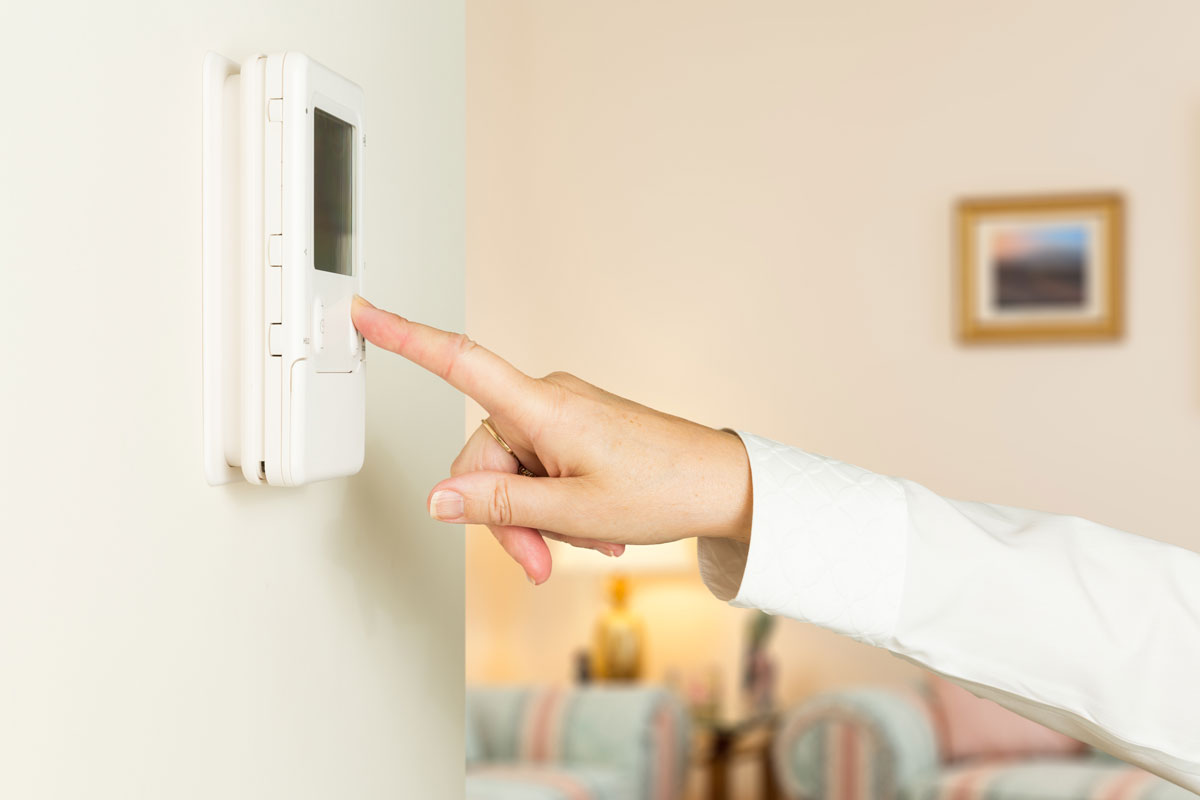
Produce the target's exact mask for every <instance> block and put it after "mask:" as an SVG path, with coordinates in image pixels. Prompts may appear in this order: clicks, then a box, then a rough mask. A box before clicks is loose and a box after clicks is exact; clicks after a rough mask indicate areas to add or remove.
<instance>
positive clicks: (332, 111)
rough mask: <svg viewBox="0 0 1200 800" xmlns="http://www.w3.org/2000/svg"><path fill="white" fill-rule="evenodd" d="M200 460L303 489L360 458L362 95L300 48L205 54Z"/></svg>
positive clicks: (208, 467)
mask: <svg viewBox="0 0 1200 800" xmlns="http://www.w3.org/2000/svg"><path fill="white" fill-rule="evenodd" d="M203 140H204V153H203V163H204V166H203V195H204V197H203V258H202V261H203V264H202V268H203V284H204V319H203V339H204V341H203V347H204V468H205V477H206V478H207V479H208V482H209V483H212V484H219V483H227V482H229V481H231V480H234V479H236V478H238V477H239V476H240V477H244V478H245V479H246V480H248V481H250V482H251V483H265V484H271V485H278V486H296V485H298V484H302V483H308V482H310V481H316V480H322V479H324V478H334V477H338V476H342V475H352V474H354V473H356V472H358V470H359V469H360V468H361V467H362V462H363V450H364V443H365V426H366V381H365V364H364V358H365V348H364V346H363V340H362V337H361V336H360V335H359V334H358V332H357V331H356V330H355V329H354V324H353V322H351V319H350V303H351V300H352V299H353V297H354V295H355V294H361V293H362V279H363V265H364V262H363V246H362V241H363V236H362V231H363V225H362V218H363V213H362V212H363V191H362V175H363V150H364V148H365V146H366V134H365V133H364V126H363V92H362V89H360V88H359V87H358V86H357V85H355V84H354V83H352V82H350V81H349V80H347V79H345V78H343V77H342V76H340V75H338V74H337V73H335V72H332V71H331V70H329V69H327V68H325V67H323V66H321V65H320V64H318V63H317V62H316V61H313V60H312V59H311V58H309V57H307V56H305V55H304V54H302V53H292V52H287V53H280V54H276V55H265V56H263V55H258V56H254V57H252V58H249V59H247V60H246V61H244V62H243V63H242V64H241V66H240V67H239V66H238V65H237V64H236V63H234V62H233V61H230V60H229V59H227V58H224V57H223V56H219V55H217V54H215V53H209V54H208V55H207V56H206V57H205V60H204V130H203Z"/></svg>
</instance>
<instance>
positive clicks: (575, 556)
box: [547, 539, 696, 575]
mask: <svg viewBox="0 0 1200 800" xmlns="http://www.w3.org/2000/svg"><path fill="white" fill-rule="evenodd" d="M547 544H548V545H549V546H550V556H551V558H553V559H554V569H555V570H564V571H567V572H587V573H592V574H605V575H607V574H610V573H614V572H619V573H622V574H632V573H636V574H638V575H654V574H662V575H675V574H678V573H681V572H695V571H696V540H695V539H681V540H680V541H678V542H668V543H667V544H655V545H629V546H628V547H626V548H625V552H624V553H623V554H622V555H620V556H618V557H617V558H609V557H608V556H606V555H603V554H602V553H598V552H596V551H595V550H588V549H585V548H582V547H572V546H571V545H569V544H563V543H562V542H556V541H551V540H547Z"/></svg>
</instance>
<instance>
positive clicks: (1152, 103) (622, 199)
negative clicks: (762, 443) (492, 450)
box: [465, 0, 1200, 797]
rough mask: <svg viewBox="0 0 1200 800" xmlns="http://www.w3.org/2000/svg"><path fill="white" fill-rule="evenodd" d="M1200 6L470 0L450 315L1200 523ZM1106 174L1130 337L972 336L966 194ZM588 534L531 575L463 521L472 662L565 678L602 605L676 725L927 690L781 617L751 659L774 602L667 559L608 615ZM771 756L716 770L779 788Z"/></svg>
mask: <svg viewBox="0 0 1200 800" xmlns="http://www.w3.org/2000/svg"><path fill="white" fill-rule="evenodd" d="M1198 26H1200V6H1197V5H1196V4H1194V3H1190V2H1186V1H1180V2H1152V3H1133V2H1116V1H1115V0H1103V1H1102V2H1096V0H1087V1H1086V2H1084V1H1083V0H1063V1H1062V2H1056V3H1036V2H1006V3H961V2H954V1H952V0H908V1H907V2H903V3H881V2H880V3H876V2H861V1H858V2H845V3H827V2H792V1H791V0H754V1H753V2H737V3H733V2H715V1H714V0H687V2H682V1H680V0H657V1H656V2H653V3H643V2H627V1H618V2H612V0H604V2H600V1H599V0H573V1H572V2H566V3H564V2H558V1H557V0H507V1H506V2H472V3H468V4H467V9H466V31H467V41H466V57H467V72H466V75H467V92H466V94H467V100H466V115H467V147H466V152H467V171H466V174H467V251H466V252H467V259H466V291H467V305H466V321H467V330H468V331H469V332H470V334H471V335H472V336H473V337H475V338H476V339H478V340H479V341H481V342H483V343H484V344H486V345H487V346H488V347H489V348H492V349H494V350H496V351H497V352H499V353H501V354H503V355H504V356H505V357H506V358H508V359H509V360H511V361H512V362H514V363H515V364H516V365H517V366H518V367H520V368H521V369H523V370H525V371H527V372H529V373H531V374H534V375H541V374H545V373H547V372H550V371H552V370H556V369H564V370H567V371H570V372H573V373H575V374H577V375H579V376H580V377H582V378H584V379H585V380H588V381H591V382H593V383H595V384H598V385H600V386H602V387H604V388H606V389H608V390H610V391H613V392H615V393H618V394H621V395H624V396H627V397H630V398H633V399H636V400H638V401H640V402H642V403H645V404H647V405H650V406H652V407H655V408H658V409H662V410H665V411H669V412H671V413H674V414H678V415H681V416H684V417H688V418H690V419H694V420H697V421H699V422H703V423H705V424H708V425H712V426H718V427H734V428H738V429H741V430H746V431H751V432H754V433H758V434H761V435H764V436H767V437H771V438H774V439H778V440H781V441H784V442H787V443H789V444H794V445H797V446H800V447H803V448H805V449H807V450H810V451H815V452H818V453H822V454H825V455H828V456H832V457H834V458H837V459H840V460H844V461H849V462H852V463H855V464H858V465H861V466H864V467H867V468H869V469H872V470H874V471H877V472H882V473H887V474H894V475H900V476H903V477H906V478H910V479H913V480H916V481H919V482H921V483H924V484H925V485H927V486H928V487H930V488H932V489H933V490H935V491H937V492H938V493H940V494H943V495H946V496H949V497H955V498H964V499H973V500H983V501H989V502H994V503H1001V504H1006V505H1016V506H1024V507H1031V508H1036V509H1043V510H1048V511H1056V512H1061V513H1070V514H1076V515H1080V516H1084V517H1088V518H1091V519H1095V520H1098V521H1102V522H1104V523H1106V524H1109V525H1112V526H1114V527H1118V528H1122V529H1126V530H1131V531H1135V532H1137V533H1140V534H1143V535H1146V536H1150V537H1154V538H1157V539H1161V540H1164V541H1169V542H1173V543H1175V544H1178V545H1182V546H1184V547H1189V548H1192V549H1200V528H1197V526H1196V525H1195V524H1194V520H1195V519H1196V518H1197V516H1198V514H1200V492H1197V491H1196V477H1195V476H1196V474H1197V469H1196V468H1197V456H1196V453H1197V450H1198V445H1200V352H1198V345H1200V337H1198V336H1197V334H1198V330H1197V325H1198V322H1197V320H1198V319H1200V315H1198V314H1197V301H1198V299H1200V298H1198V290H1200V281H1198V279H1197V259H1198V257H1200V239H1198V236H1197V226H1196V224H1195V221H1196V219H1197V218H1198V217H1200V49H1198V48H1196V46H1195V42H1194V38H1195V37H1194V31H1195V30H1197V27H1198ZM1092 190H1107V191H1115V192H1118V193H1120V194H1122V195H1123V196H1124V198H1125V202H1126V204H1127V215H1128V216H1127V248H1126V256H1127V273H1126V303H1127V305H1126V311H1127V316H1126V333H1125V335H1124V336H1123V337H1122V338H1121V339H1119V340H1117V341H1109V342H1100V343H1074V344H1054V343H1050V344H993V345H971V346H968V345H964V344H962V343H961V342H960V341H959V340H958V338H957V337H956V332H955V325H954V313H953V309H954V304H955V296H954V291H955V272H954V270H955V268H956V267H955V258H954V250H953V243H954V239H953V219H954V217H953V209H954V205H955V203H956V202H957V201H958V200H959V199H961V198H962V197H967V196H978V195H1011V194H1016V195H1025V194H1038V193H1043V192H1063V191H1092ZM481 416H483V414H482V412H481V411H480V410H479V409H478V407H476V406H473V405H472V404H470V403H469V402H468V408H467V413H466V419H465V429H466V430H467V431H470V430H473V429H474V428H475V427H476V426H477V425H478V422H479V419H480V417H481ZM584 555H585V557H582V558H581V557H575V558H572V559H571V563H569V564H568V563H560V564H558V565H557V566H556V568H555V573H554V575H553V576H552V578H551V579H550V581H549V582H548V583H546V584H545V585H543V586H539V587H536V588H535V587H532V586H530V585H529V584H527V583H526V581H525V579H524V576H523V574H522V572H521V570H520V568H519V567H517V566H516V565H515V564H513V563H512V562H510V561H509V559H508V558H507V557H506V556H505V555H504V553H503V552H502V551H501V550H500V548H499V547H498V546H497V545H496V543H495V542H494V541H493V539H492V537H491V536H490V535H489V534H488V532H487V531H486V530H485V529H482V528H480V529H472V530H468V531H467V536H466V677H467V681H468V684H469V685H470V686H474V687H487V686H496V685H509V686H511V685H521V686H538V687H546V686H561V687H567V686H570V685H572V684H574V683H575V682H576V681H577V679H578V671H579V667H580V664H581V659H584V660H586V659H587V658H588V657H589V654H591V655H592V656H594V654H595V653H594V651H595V641H596V638H597V630H598V626H602V627H601V629H602V630H608V629H606V628H603V626H605V625H609V626H612V625H616V626H617V628H619V629H620V630H625V629H624V628H621V626H622V625H625V626H627V627H628V628H629V629H631V630H634V631H635V632H634V633H633V634H630V636H632V638H633V640H634V641H635V642H637V649H638V652H639V656H640V669H639V670H638V673H637V676H636V680H635V681H634V683H635V684H636V685H647V686H665V687H668V688H669V689H670V690H671V691H673V692H675V693H676V694H677V695H678V696H680V697H681V698H683V702H684V703H685V704H686V705H688V706H689V707H690V709H691V712H692V716H693V718H694V719H695V718H699V719H701V720H703V719H705V718H708V717H711V718H712V719H715V720H718V721H720V720H724V721H726V722H728V723H730V724H732V725H735V726H736V724H737V723H738V722H740V721H745V720H747V719H753V718H754V714H755V713H756V709H758V710H762V709H767V710H780V711H781V712H782V710H786V709H791V708H795V707H797V706H799V705H800V704H803V703H804V702H806V701H809V700H811V699H812V698H815V697H819V696H823V695H824V694H826V693H828V692H830V691H833V690H838V689H841V688H844V687H850V686H859V685H864V684H869V685H872V686H877V687H884V688H887V689H891V690H898V691H900V690H902V691H910V690H912V689H913V688H914V687H915V688H917V689H918V690H919V691H920V690H921V687H924V686H926V685H927V681H925V678H924V676H923V675H922V674H921V671H920V670H918V669H917V668H916V667H914V666H911V665H909V664H907V663H905V662H901V661H900V660H898V659H895V658H893V657H891V656H890V655H889V654H888V653H886V652H884V651H881V650H876V649H872V648H870V647H866V646H863V645H860V644H857V643H854V642H851V641H849V640H846V639H842V638H839V637H837V636H834V635H832V634H829V633H827V632H825V631H822V630H819V629H816V628H813V627H811V626H806V625H803V624H800V623H796V622H793V621H790V620H786V619H780V620H778V621H777V624H776V625H775V626H774V628H773V629H772V630H770V631H769V632H768V633H767V635H766V637H765V638H764V640H763V642H764V643H763V644H762V646H761V647H760V648H759V649H757V650H754V651H753V652H754V655H753V656H749V655H748V653H750V652H751V651H752V648H751V647H750V644H751V639H752V637H753V636H754V635H755V634H754V632H755V631H756V630H757V631H759V632H760V633H761V623H760V622H759V621H757V619H756V617H755V615H754V614H753V613H751V612H748V611H742V610H738V609H733V608H730V607H728V606H726V605H725V604H724V603H721V602H718V601H717V600H715V599H714V598H713V597H712V596H711V595H710V594H709V593H708V592H707V591H706V590H705V588H704V587H703V585H702V584H701V582H700V579H699V576H698V574H697V573H696V570H695V566H694V554H689V553H686V552H684V553H682V554H677V556H678V557H676V556H672V557H669V558H666V559H665V562H666V563H664V564H659V565H656V566H655V567H654V568H653V569H647V570H633V571H631V572H629V573H628V574H627V575H626V576H625V577H626V579H627V580H626V582H625V583H624V584H623V587H624V592H625V595H626V597H625V602H626V603H627V605H626V610H624V611H621V612H615V611H613V610H612V603H613V600H612V589H613V585H612V577H613V575H614V574H615V570H617V569H618V568H620V567H621V566H622V564H621V561H612V560H607V559H604V558H603V557H600V556H592V554H590V553H589V554H584ZM635 555H636V554H635ZM631 563H632V561H631ZM748 659H750V660H751V661H753V660H754V659H757V660H758V662H759V667H758V668H757V669H759V672H758V673H754V670H755V669H756V668H755V667H754V666H753V664H752V663H749V662H748ZM747 669H750V670H751V673H752V677H753V675H754V674H757V675H758V677H759V679H760V683H759V684H756V685H753V686H752V687H751V688H753V689H755V690H757V691H758V693H759V694H758V695H756V696H751V695H750V694H748V690H747V689H746V688H745V685H746V681H745V677H746V674H747ZM593 671H594V670H593ZM763 676H765V677H763ZM764 697H765V699H764ZM724 724H725V723H719V724H717V725H715V726H709V727H708V728H706V729H705V730H703V731H701V732H702V733H705V734H706V735H707V736H708V737H709V738H708V739H707V740H706V742H707V743H700V744H696V743H694V742H693V743H692V744H691V745H690V746H691V747H692V748H693V749H692V750H690V751H689V753H690V755H689V762H690V763H691V776H690V779H689V780H690V784H689V785H690V787H691V791H692V792H693V794H694V795H695V796H710V795H708V794H705V793H709V792H712V791H713V789H712V786H711V782H712V781H713V780H714V778H713V759H712V747H714V746H716V745H714V744H713V737H714V736H715V737H716V738H717V739H721V735H722V731H724V733H729V728H728V726H726V727H724V728H723V727H722V725H724ZM734 733H738V731H734ZM764 736H767V734H764ZM469 737H470V734H469V733H468V738H469ZM721 741H725V740H723V739H722V740H721ZM725 743H726V744H730V743H731V744H730V746H734V747H741V746H742V744H741V742H740V739H739V737H738V736H733V737H732V738H731V739H729V740H728V741H727V742H725ZM943 744H944V742H943ZM756 747H758V745H754V744H753V743H752V742H750V743H748V744H746V750H747V753H749V754H750V755H749V756H747V757H746V758H741V759H732V760H731V761H730V762H729V764H728V768H729V770H730V771H731V773H734V774H733V775H732V777H731V786H732V787H733V788H731V789H730V791H731V792H733V793H734V794H733V795H731V796H739V797H756V796H760V794H762V793H763V792H764V791H765V786H764V785H763V775H762V770H761V769H760V766H761V764H760V760H759V757H758V755H755V753H758V752H759V751H758V750H756V749H755V748H756ZM706 748H708V749H706ZM721 768H722V769H723V768H724V767H721ZM718 777H720V776H718ZM711 796H717V795H711Z"/></svg>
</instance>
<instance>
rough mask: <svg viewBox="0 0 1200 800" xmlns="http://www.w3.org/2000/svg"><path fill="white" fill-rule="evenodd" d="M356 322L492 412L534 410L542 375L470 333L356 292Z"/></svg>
mask: <svg viewBox="0 0 1200 800" xmlns="http://www.w3.org/2000/svg"><path fill="white" fill-rule="evenodd" d="M351 315H352V316H353V318H354V327H356V328H358V330H359V332H360V333H361V334H362V335H363V336H364V337H365V338H366V339H367V341H369V342H370V343H371V344H373V345H375V346H377V347H382V348H383V349H384V350H390V351H392V352H393V353H396V354H398V355H401V356H404V357H405V358H407V359H408V360H409V361H411V362H413V363H414V364H416V365H418V366H421V367H424V368H425V369H427V370H429V371H430V372H432V373H433V374H434V375H437V376H438V377H439V378H441V379H442V380H444V381H446V383H449V384H450V385H451V386H453V387H454V388H455V389H458V390H459V391H460V392H462V393H464V394H466V395H468V396H470V397H471V398H473V399H474V400H475V402H477V403H479V405H481V406H483V407H484V409H486V410H487V411H488V413H491V414H504V413H509V414H513V415H514V416H515V415H516V412H522V411H528V410H529V408H530V402H531V401H532V399H533V395H534V393H535V392H536V391H537V381H535V380H534V379H533V378H531V377H529V376H528V375H526V374H525V373H524V372H521V371H520V370H519V369H517V368H516V367H514V366H513V365H512V364H509V363H508V362H507V361H505V360H504V359H503V358H501V357H500V356H498V355H496V354H495V353H493V352H492V351H490V350H488V349H487V348H486V347H483V346H482V345H479V344H476V343H475V342H473V341H472V340H471V339H469V338H468V337H467V336H466V335H465V334H461V333H450V332H449V331H443V330H441V329H439V328H434V327H431V326H429V325H422V324H421V323H419V322H412V321H411V320H407V319H405V318H404V317H401V316H399V315H397V314H393V313H391V312H390V311H384V310H383V309H380V308H376V307H375V306H373V305H371V304H370V303H368V302H367V301H366V300H364V299H362V298H361V297H358V296H355V298H354V303H353V305H352V306H351Z"/></svg>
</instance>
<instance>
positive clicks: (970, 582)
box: [699, 433, 1200, 792]
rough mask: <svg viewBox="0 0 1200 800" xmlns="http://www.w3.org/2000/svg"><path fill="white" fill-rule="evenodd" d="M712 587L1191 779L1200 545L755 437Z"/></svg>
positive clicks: (704, 569)
mask: <svg viewBox="0 0 1200 800" xmlns="http://www.w3.org/2000/svg"><path fill="white" fill-rule="evenodd" d="M738 435H739V436H741V438H742V442H743V444H745V446H746V451H747V453H748V454H749V457H750V469H751V477H752V480H753V487H754V489H753V491H754V512H753V523H752V525H753V527H752V534H751V541H750V544H749V546H747V545H744V544H741V543H738V542H732V541H729V540H724V539H701V540H700V545H699V553H700V573H701V576H702V577H703V579H704V582H705V584H706V585H707V586H708V588H709V589H710V590H711V591H712V592H713V594H715V595H716V596H717V597H718V598H720V599H722V600H728V601H730V603H731V604H732V605H734V606H738V607H742V608H759V609H762V610H763V611H766V612H768V613H772V614H782V615H784V616H788V617H793V618H795V619H799V620H803V621H805V622H811V623H815V624H817V625H821V626H823V627H826V628H830V629H832V630H834V631H836V632H838V633H842V634H846V635H848V636H851V637H853V638H855V639H858V640H859V641H863V642H866V643H868V644H872V645H876V646H878V647H884V648H887V649H888V650H891V651H892V652H894V653H895V654H896V655H898V656H900V657H902V658H905V659H907V660H909V661H912V662H914V663H917V664H920V665H921V666H924V667H927V668H929V669H931V670H933V671H934V672H937V673H939V674H941V675H943V676H945V677H946V678H948V679H950V680H951V681H954V682H955V683H958V684H959V685H961V686H964V687H966V688H967V689H969V690H971V691H972V692H974V693H975V694H977V695H979V696H981V697H985V698H987V699H989V700H994V701H995V702H997V703H999V704H1000V705H1003V706H1006V707H1007V708H1010V709H1012V710H1013V711H1016V712H1017V713H1019V714H1021V715H1023V716H1026V717H1029V718H1030V719H1033V720H1036V721H1037V722H1040V723H1042V724H1043V725H1046V726H1047V727H1050V728H1054V729H1055V730H1059V731H1062V732H1063V733H1066V734H1067V735H1069V736H1073V737H1075V738H1077V739H1079V740H1081V741H1085V742H1088V743H1089V744H1093V745H1095V746H1096V747H1098V748H1100V749H1102V750H1105V751H1107V752H1109V753H1111V754H1113V755H1115V756H1117V757H1119V758H1121V759H1123V760H1125V761H1128V762H1130V763H1133V764H1137V765H1139V766H1141V767H1144V768H1145V769H1147V770H1149V771H1151V772H1154V773H1156V774H1158V775H1161V776H1162V777H1164V778H1166V779H1167V780H1170V781H1173V782H1175V783H1177V784H1179V785H1180V786H1183V787H1185V788H1187V789H1190V790H1192V791H1195V792H1200V554H1197V553H1194V552H1192V551H1190V550H1185V549H1183V548H1180V547H1176V546H1173V545H1169V544H1165V543H1163V542H1158V541H1154V540H1152V539H1146V538H1143V537H1140V536H1135V535H1133V534H1130V533H1124V532H1122V531H1118V530H1115V529H1113V528H1108V527H1105V526H1103V525H1098V524H1096V523H1094V522H1089V521H1087V520H1084V519H1080V518H1079V517H1071V516H1062V515H1057V514H1048V513H1044V512H1039V511H1028V510H1024V509H1018V508H1009V507H1005V506H996V505H989V504H986V503H969V502H961V501H957V500H948V499H946V498H944V497H939V496H938V495H936V494H934V493H933V492H931V491H929V490H928V489H926V488H924V487H923V486H920V485H918V484H916V483H913V482H911V481H906V480H901V479H898V478H891V477H886V476H883V475H876V474H874V473H871V472H869V471H867V470H864V469H860V468H858V467H854V466H851V465H849V464H843V463H840V462H838V461H834V460H833V459H829V458H825V457H823V456H818V455H814V454H811V453H807V452H804V451H803V450H799V449H796V448H793V447H788V446H786V445H782V444H779V443H777V442H772V441H770V440H768V439H763V438H761V437H757V436H753V435H750V434H745V433H739V434H738Z"/></svg>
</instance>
